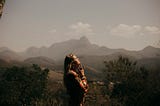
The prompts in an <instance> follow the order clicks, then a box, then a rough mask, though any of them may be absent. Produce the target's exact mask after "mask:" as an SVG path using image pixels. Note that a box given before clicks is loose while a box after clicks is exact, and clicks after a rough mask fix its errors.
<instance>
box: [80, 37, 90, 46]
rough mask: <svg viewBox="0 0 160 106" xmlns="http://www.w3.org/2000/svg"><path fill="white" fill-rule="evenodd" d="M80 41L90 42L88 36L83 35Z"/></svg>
mask: <svg viewBox="0 0 160 106" xmlns="http://www.w3.org/2000/svg"><path fill="white" fill-rule="evenodd" d="M80 42H82V43H85V44H90V41H89V40H88V38H87V37H86V36H82V37H81V38H80Z"/></svg>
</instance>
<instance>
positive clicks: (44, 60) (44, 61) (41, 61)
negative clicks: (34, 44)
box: [24, 56, 55, 69]
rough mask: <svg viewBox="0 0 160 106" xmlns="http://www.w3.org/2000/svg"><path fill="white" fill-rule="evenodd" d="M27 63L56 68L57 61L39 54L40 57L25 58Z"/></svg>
mask: <svg viewBox="0 0 160 106" xmlns="http://www.w3.org/2000/svg"><path fill="white" fill-rule="evenodd" d="M24 63H25V64H30V65H32V64H37V65H39V66H41V67H45V68H50V69H54V67H55V61H54V60H52V59H50V58H48V57H44V56H38V57H31V58H28V59H26V60H24Z"/></svg>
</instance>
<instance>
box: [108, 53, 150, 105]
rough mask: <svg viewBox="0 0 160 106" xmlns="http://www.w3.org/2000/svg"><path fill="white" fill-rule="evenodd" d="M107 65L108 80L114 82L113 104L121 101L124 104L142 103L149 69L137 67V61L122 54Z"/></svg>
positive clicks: (111, 94)
mask: <svg viewBox="0 0 160 106" xmlns="http://www.w3.org/2000/svg"><path fill="white" fill-rule="evenodd" d="M105 65H106V74H107V80H108V82H110V81H111V82H113V83H114V88H113V90H112V91H110V92H111V93H110V99H111V100H112V101H113V100H114V102H112V103H113V105H115V103H116V104H117V103H119V104H120V105H123V106H128V105H129V106H139V105H140V104H141V103H142V102H140V101H139V100H144V99H143V96H144V95H143V96H142V94H144V92H145V90H144V89H145V88H146V86H147V79H148V70H147V69H146V68H144V67H140V68H139V67H137V66H136V62H135V61H131V60H130V59H128V58H127V57H122V56H119V58H118V59H117V60H113V61H109V62H105ZM115 101H116V102H115ZM144 101H146V100H144ZM143 103H144V102H143ZM146 104H147V103H146ZM141 105H144V104H141Z"/></svg>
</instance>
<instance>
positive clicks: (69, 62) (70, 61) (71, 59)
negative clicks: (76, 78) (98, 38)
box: [63, 54, 74, 86]
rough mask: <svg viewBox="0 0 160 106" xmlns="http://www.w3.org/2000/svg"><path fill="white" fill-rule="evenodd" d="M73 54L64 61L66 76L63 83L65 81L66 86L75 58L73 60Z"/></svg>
mask: <svg viewBox="0 0 160 106" xmlns="http://www.w3.org/2000/svg"><path fill="white" fill-rule="evenodd" d="M72 56H73V54H69V55H67V56H66V57H65V59H64V75H63V81H64V85H65V86H66V83H67V79H66V74H67V73H68V71H69V68H70V65H71V63H72V62H73V60H74V59H73V58H72Z"/></svg>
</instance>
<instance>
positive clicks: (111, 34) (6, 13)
mask: <svg viewBox="0 0 160 106" xmlns="http://www.w3.org/2000/svg"><path fill="white" fill-rule="evenodd" d="M159 11H160V0H6V3H5V6H4V9H3V16H2V17H1V19H0V47H4V46H5V47H9V48H10V49H12V50H15V51H24V50H25V49H27V48H28V47H31V46H35V47H42V46H46V47H49V46H51V45H52V44H54V43H57V42H62V41H66V40H69V39H79V38H80V37H81V36H86V37H87V38H88V39H89V40H90V42H91V43H93V44H97V45H100V46H106V47H108V48H114V49H117V48H124V49H127V50H141V49H143V48H144V47H146V46H149V45H151V46H154V47H160V12H159Z"/></svg>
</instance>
